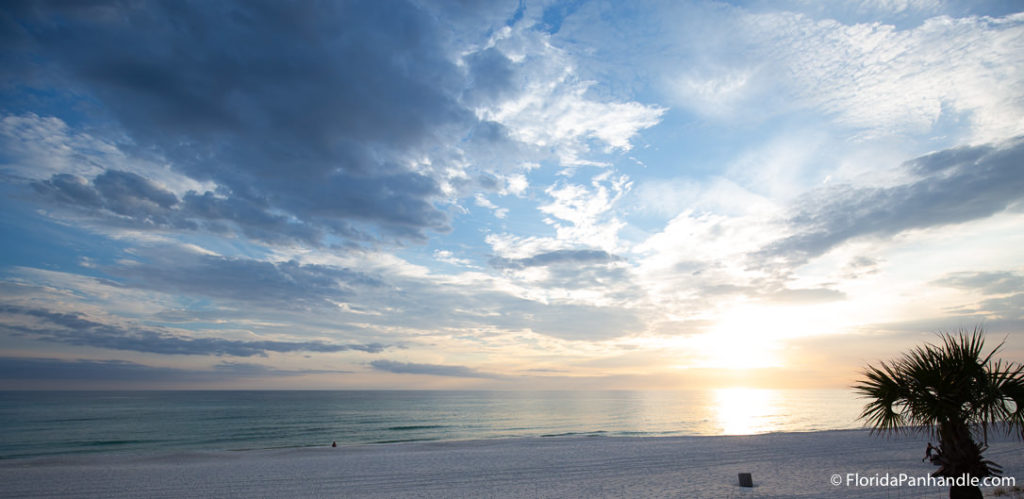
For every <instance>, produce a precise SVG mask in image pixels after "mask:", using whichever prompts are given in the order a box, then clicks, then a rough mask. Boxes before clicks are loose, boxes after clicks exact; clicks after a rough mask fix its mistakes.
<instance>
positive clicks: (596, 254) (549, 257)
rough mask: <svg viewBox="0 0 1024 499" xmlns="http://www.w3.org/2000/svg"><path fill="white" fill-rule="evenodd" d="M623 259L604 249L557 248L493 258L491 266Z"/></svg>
mask: <svg viewBox="0 0 1024 499" xmlns="http://www.w3.org/2000/svg"><path fill="white" fill-rule="evenodd" d="M620 260H622V258H621V257H618V256H615V255H612V254H610V253H608V252H607V251H604V250H585V249H581V250H556V251H547V252H544V253H538V254H536V255H533V256H531V257H527V258H502V257H495V258H492V259H491V262H490V263H491V266H493V267H495V268H498V269H524V268H528V267H548V266H555V265H571V266H576V265H593V264H602V263H609V262H616V261H620Z"/></svg>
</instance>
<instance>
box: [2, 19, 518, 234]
mask: <svg viewBox="0 0 1024 499" xmlns="http://www.w3.org/2000/svg"><path fill="white" fill-rule="evenodd" d="M431 9H433V10H431ZM437 9H447V8H442V7H439V6H431V5H429V4H423V5H421V4H420V3H413V2H405V1H401V0H399V1H395V2H383V3H382V2H376V1H370V0H366V1H362V0H357V1H353V2H326V3H319V2H316V3H310V2H278V1H239V2H231V1H226V2H216V3H210V2H192V1H181V2H177V1H174V2H170V1H168V2H165V1H159V0H153V1H148V0H144V1H139V2H123V1H119V0H110V1H102V0H101V1H96V2H88V3H77V2H70V3H68V2H58V1H53V2H49V1H42V2H11V3H8V4H7V6H6V8H5V9H4V12H3V16H2V19H3V24H4V25H8V26H12V27H13V28H15V29H12V30H11V31H10V32H7V35H6V36H7V37H8V38H10V43H6V44H4V46H3V49H0V60H3V61H4V62H6V63H7V64H6V68H5V69H4V70H2V71H0V75H2V78H3V80H4V81H3V82H2V84H3V85H4V87H5V88H7V89H10V90H11V92H12V93H11V94H10V95H8V96H7V98H5V99H4V101H3V104H4V107H5V108H8V111H9V112H12V111H13V112H17V111H18V108H19V106H23V104H19V103H28V102H31V103H32V108H31V111H32V112H36V113H42V114H56V115H59V116H63V115H66V114H67V110H68V109H70V108H71V107H72V106H69V101H71V103H72V104H76V105H78V106H79V107H80V108H90V109H89V112H90V113H92V114H93V115H94V116H95V117H98V118H105V119H108V120H109V121H110V122H111V123H113V124H116V126H117V127H119V128H120V129H122V130H123V131H124V132H125V133H126V134H127V136H128V138H129V139H130V141H127V142H125V143H124V144H123V146H124V147H125V148H126V150H128V151H130V152H131V153H132V154H136V155H140V156H152V157H153V158H156V159H158V160H160V159H161V158H166V160H167V161H169V162H170V164H171V165H172V167H174V168H175V169H177V170H178V171H179V172H181V173H184V174H186V175H188V176H190V177H192V178H194V179H197V180H211V181H214V182H216V184H217V185H218V186H219V190H218V192H217V195H216V196H211V195H209V194H205V193H190V194H188V195H184V196H182V199H178V198H177V197H176V196H174V195H173V194H171V193H169V192H167V191H166V190H164V189H162V188H160V187H159V186H157V185H155V184H154V183H152V182H150V181H149V180H147V179H145V178H142V177H139V176H138V175H134V174H126V173H124V172H107V173H104V174H102V175H100V176H98V177H97V178H95V179H93V180H91V182H90V183H83V182H82V179H79V178H74V177H70V176H66V175H58V176H54V177H53V178H51V179H49V180H47V181H45V182H41V183H39V184H38V185H37V188H39V189H40V190H41V191H44V192H46V193H48V194H49V195H51V196H52V197H53V198H56V199H60V200H61V201H63V202H64V203H65V204H68V203H71V204H75V205H79V206H81V207H83V208H86V209H94V210H100V209H102V210H104V213H108V214H109V213H113V214H117V215H121V216H122V219H121V220H120V221H121V222H122V223H135V224H138V225H141V226H158V227H165V226H172V227H175V228H182V229H204V230H218V229H221V230H237V231H239V232H241V233H244V234H245V235H247V236H249V237H254V238H257V239H260V240H263V241H268V242H282V241H288V240H299V241H302V242H305V243H308V242H313V241H322V240H323V238H324V237H325V236H327V235H334V236H340V237H342V238H346V239H357V240H361V239H365V238H375V239H376V238H398V239H400V240H409V239H422V238H423V237H425V231H446V230H448V217H447V215H446V214H445V213H444V212H443V211H441V210H440V209H438V207H437V206H435V204H434V203H435V201H436V200H437V199H438V198H439V196H440V187H439V183H438V182H437V181H436V180H435V178H434V177H433V174H432V173H430V172H429V171H423V170H419V169H416V170H414V169H413V168H412V167H410V166H409V165H410V162H411V161H413V160H418V159H422V158H425V157H433V158H434V159H435V160H436V161H441V160H443V158H444V157H446V155H445V154H443V153H440V154H438V151H442V152H443V150H444V149H445V148H446V147H448V146H447V144H454V143H459V142H462V141H466V140H467V139H469V141H470V142H478V141H479V140H481V137H484V136H487V137H486V138H487V140H486V141H485V142H490V143H493V142H508V141H509V139H508V136H507V134H504V133H495V134H490V135H488V134H487V133H484V132H487V131H488V130H491V129H493V128H494V126H493V124H490V125H488V124H483V123H479V122H478V120H477V118H476V115H475V114H474V113H473V112H472V110H471V109H468V108H467V107H466V106H467V105H468V104H466V103H464V102H463V100H464V99H466V100H473V99H477V98H493V97H495V96H497V95H499V94H501V93H502V92H503V91H505V90H507V89H509V88H512V85H511V83H510V77H511V69H510V67H509V64H510V62H509V61H508V59H507V58H505V57H504V56H503V55H501V54H500V53H497V52H495V51H493V50H492V51H487V50H485V51H483V52H481V53H479V54H477V55H472V56H469V60H468V65H467V68H463V67H459V66H458V65H456V64H455V63H454V62H453V61H454V60H455V59H456V56H457V52H458V51H457V50H455V48H454V47H453V45H452V44H453V43H454V42H455V41H456V39H458V41H459V42H460V43H465V42H466V41H467V40H466V39H459V38H460V37H464V36H469V37H470V39H471V40H472V39H473V37H474V36H477V37H486V35H487V33H488V32H489V30H490V29H491V26H490V25H488V23H494V22H499V23H500V22H502V19H501V17H503V16H504V17H507V16H508V15H511V14H512V13H513V11H514V9H515V6H514V5H508V6H506V10H508V12H507V13H503V14H501V15H499V16H497V17H494V16H493V14H494V12H495V11H496V10H501V9H494V8H493V6H491V7H489V8H486V9H485V8H482V7H481V8H477V9H466V13H464V14H460V15H457V16H456V15H454V13H453V12H448V11H447V10H445V14H446V15H445V17H440V16H438V15H437V12H436V11H437ZM453 10H455V11H461V10H462V9H453ZM485 11H489V12H491V14H488V15H490V16H491V17H492V18H490V19H484V18H483V17H481V16H482V13H483V12H485ZM441 19H444V23H445V24H442V21H441ZM471 19H472V20H475V21H471ZM480 21H485V22H484V23H483V24H477V25H474V23H475V22H480ZM453 30H471V31H461V32H460V34H459V35H458V36H456V34H455V31H453ZM467 92H468V93H467ZM470 94H472V95H475V96H477V97H474V98H473V99H470V98H469V97H467V96H468V95H470ZM48 95H52V96H53V97H52V98H49V97H47V96H48ZM26 111H27V110H26ZM71 118H73V116H72V117H71ZM436 161H435V166H436V167H438V168H442V169H443V168H444V165H440V164H436ZM97 213H98V212H97Z"/></svg>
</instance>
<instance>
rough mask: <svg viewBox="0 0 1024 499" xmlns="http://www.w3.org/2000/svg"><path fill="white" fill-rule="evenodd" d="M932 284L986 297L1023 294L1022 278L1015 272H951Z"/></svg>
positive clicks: (1023, 281)
mask: <svg viewBox="0 0 1024 499" xmlns="http://www.w3.org/2000/svg"><path fill="white" fill-rule="evenodd" d="M933 284H937V285H939V286H948V287H952V288H960V289H970V290H977V291H980V292H981V293H983V294H986V295H1002V294H1008V293H1020V292H1024V276H1022V275H1020V274H1018V273H1016V272H953V273H951V274H946V275H945V276H943V277H941V278H939V279H937V280H935V281H934V282H933Z"/></svg>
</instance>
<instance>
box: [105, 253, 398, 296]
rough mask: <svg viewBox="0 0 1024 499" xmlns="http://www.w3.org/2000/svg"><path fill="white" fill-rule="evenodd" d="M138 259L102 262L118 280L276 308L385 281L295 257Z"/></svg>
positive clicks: (152, 255)
mask: <svg viewBox="0 0 1024 499" xmlns="http://www.w3.org/2000/svg"><path fill="white" fill-rule="evenodd" d="M136 254H137V255H139V256H140V261H138V262H136V263H133V264H130V265H118V266H108V267H104V269H103V270H104V271H106V272H107V273H108V274H109V275H111V276H113V277H116V278H118V279H119V280H120V281H119V285H120V286H124V287H131V288H137V289H149V290H154V291H160V292H164V293H180V294H184V295H188V296H205V297H210V298H216V299H220V300H229V301H233V302H244V303H248V304H250V305H257V304H262V305H266V306H273V307H274V308H275V309H278V310H286V309H289V310H310V309H314V308H317V307H320V306H325V305H333V304H334V303H337V302H345V301H349V300H351V299H352V298H353V297H354V296H355V295H356V293H357V292H358V291H359V290H360V289H364V288H378V287H384V286H385V284H384V283H383V282H382V281H381V280H380V279H378V278H376V277H374V276H371V275H368V274H365V273H363V272H359V271H355V270H351V269H347V268H338V267H331V266H326V265H303V264H299V263H297V262H294V261H288V262H279V263H273V262H267V261H261V260H252V259H245V258H226V257H222V256H216V255H207V254H198V253H191V252H185V251H178V250H174V249H170V248H164V249H159V250H156V249H154V250H149V251H145V250H143V251H138V252H136Z"/></svg>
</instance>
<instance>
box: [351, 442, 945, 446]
mask: <svg viewBox="0 0 1024 499" xmlns="http://www.w3.org/2000/svg"><path fill="white" fill-rule="evenodd" d="M931 445H932V444H928V446H929V447H931ZM337 446H338V442H337V441H335V442H331V447H337Z"/></svg>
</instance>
